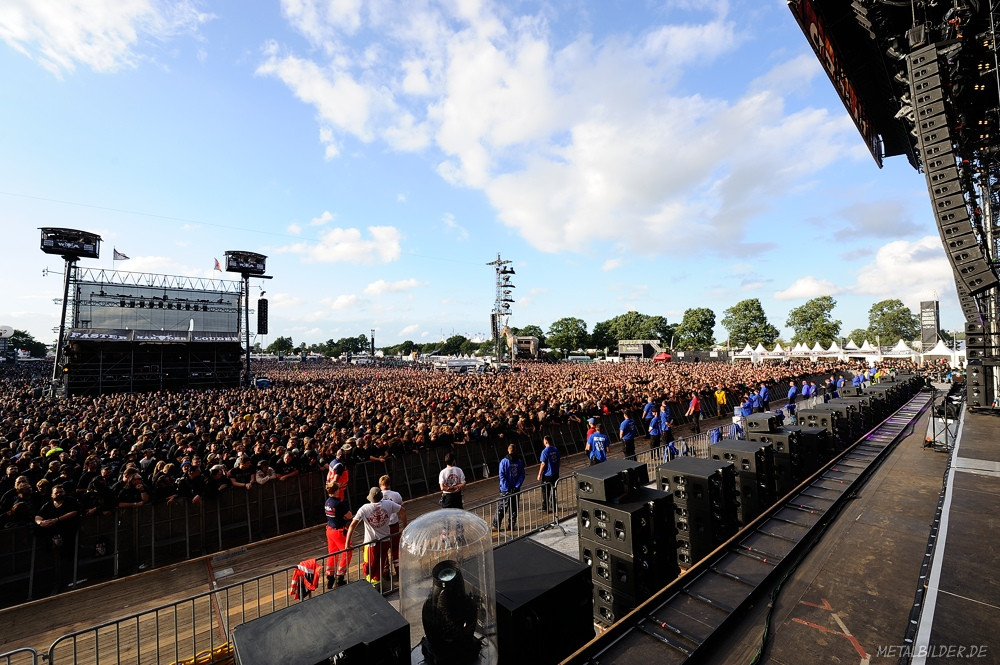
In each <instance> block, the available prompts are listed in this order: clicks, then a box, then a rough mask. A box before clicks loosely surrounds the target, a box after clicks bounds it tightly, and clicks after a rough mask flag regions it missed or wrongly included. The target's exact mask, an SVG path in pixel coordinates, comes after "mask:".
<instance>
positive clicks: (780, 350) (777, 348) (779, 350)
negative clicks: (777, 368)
mask: <svg viewBox="0 0 1000 665" xmlns="http://www.w3.org/2000/svg"><path fill="white" fill-rule="evenodd" d="M784 352H785V350H784V349H783V348H781V342H778V343H777V344H775V345H774V351H771V353H774V354H782V353H784Z"/></svg>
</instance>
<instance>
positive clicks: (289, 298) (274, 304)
mask: <svg viewBox="0 0 1000 665" xmlns="http://www.w3.org/2000/svg"><path fill="white" fill-rule="evenodd" d="M268 301H270V302H269V305H270V308H271V309H272V310H274V309H282V308H285V309H291V308H292V307H298V306H299V305H304V304H305V302H306V301H305V299H303V298H300V297H299V296H295V295H292V294H291V293H274V294H270V295H269V296H268Z"/></svg>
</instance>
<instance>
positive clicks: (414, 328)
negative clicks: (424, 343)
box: [397, 323, 420, 337]
mask: <svg viewBox="0 0 1000 665" xmlns="http://www.w3.org/2000/svg"><path fill="white" fill-rule="evenodd" d="M418 330H420V326H419V325H418V324H416V323H411V324H410V325H408V326H406V327H405V328H403V329H402V330H400V331H399V333H397V334H398V335H399V336H400V337H404V336H406V335H412V334H413V333H415V332H417V331H418Z"/></svg>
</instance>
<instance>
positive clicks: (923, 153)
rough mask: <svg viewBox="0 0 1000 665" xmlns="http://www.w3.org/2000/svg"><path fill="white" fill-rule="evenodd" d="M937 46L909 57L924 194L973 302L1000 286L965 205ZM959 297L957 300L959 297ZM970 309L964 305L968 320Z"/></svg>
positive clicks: (953, 262)
mask: <svg viewBox="0 0 1000 665" xmlns="http://www.w3.org/2000/svg"><path fill="white" fill-rule="evenodd" d="M938 56H939V54H938V49H937V45H935V44H932V45H930V46H927V47H925V48H922V49H919V50H917V51H914V52H913V53H911V54H910V55H909V56H907V66H908V70H909V80H910V94H911V99H912V100H913V110H914V122H915V124H916V132H915V133H916V136H917V146H918V150H919V152H920V157H921V161H922V163H923V167H924V175H925V178H926V180H927V190H928V192H929V193H930V197H931V203H932V206H933V209H934V211H935V215H936V217H937V220H938V230H939V233H940V235H941V242H942V243H943V244H944V248H945V252H946V253H947V255H948V260H949V261H950V262H951V266H952V269H953V271H954V272H955V276H956V282H957V283H959V284H961V285H962V286H964V288H965V290H966V292H967V293H968V295H970V296H975V295H976V294H978V293H982V292H984V291H986V290H988V289H991V288H993V287H995V286H997V285H998V284H1000V280H998V279H997V275H996V273H995V272H994V271H993V268H992V267H991V266H990V264H989V263H988V262H987V261H986V255H985V254H984V252H983V248H982V245H981V244H980V243H979V242H978V240H977V236H976V235H975V229H974V227H973V224H972V219H971V218H970V216H969V210H968V206H967V202H966V200H965V187H964V186H963V178H962V173H961V172H960V171H959V168H958V160H957V156H956V154H955V150H954V143H953V140H952V136H951V132H950V130H949V125H950V118H949V111H950V107H949V104H948V101H947V99H946V97H945V94H944V90H945V86H947V85H948V84H949V82H948V81H947V80H946V77H947V72H946V71H944V70H942V69H941V68H940V63H939V57H938ZM960 295H961V294H960ZM972 305H974V303H963V313H965V314H966V316H967V317H968V316H970V315H971V314H972V311H973V307H972Z"/></svg>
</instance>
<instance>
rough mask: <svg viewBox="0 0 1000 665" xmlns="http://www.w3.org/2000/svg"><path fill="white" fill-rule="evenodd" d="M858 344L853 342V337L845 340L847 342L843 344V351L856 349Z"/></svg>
mask: <svg viewBox="0 0 1000 665" xmlns="http://www.w3.org/2000/svg"><path fill="white" fill-rule="evenodd" d="M857 348H858V345H857V344H855V343H854V340H853V339H849V340H847V344H845V345H844V351H856V350H857Z"/></svg>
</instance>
